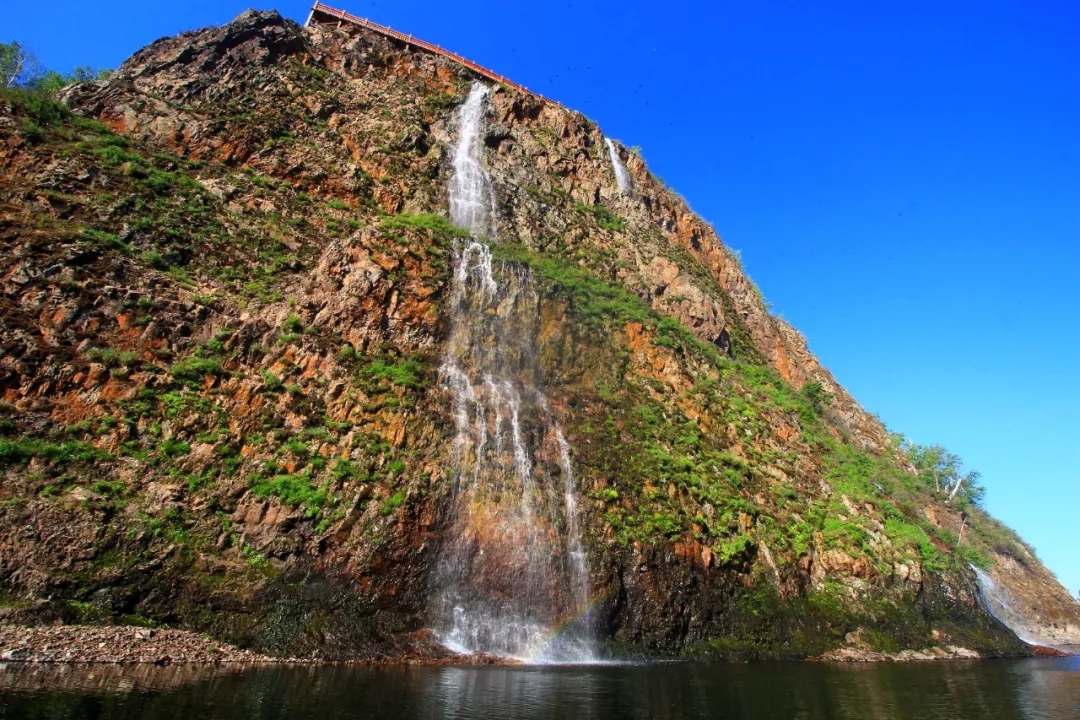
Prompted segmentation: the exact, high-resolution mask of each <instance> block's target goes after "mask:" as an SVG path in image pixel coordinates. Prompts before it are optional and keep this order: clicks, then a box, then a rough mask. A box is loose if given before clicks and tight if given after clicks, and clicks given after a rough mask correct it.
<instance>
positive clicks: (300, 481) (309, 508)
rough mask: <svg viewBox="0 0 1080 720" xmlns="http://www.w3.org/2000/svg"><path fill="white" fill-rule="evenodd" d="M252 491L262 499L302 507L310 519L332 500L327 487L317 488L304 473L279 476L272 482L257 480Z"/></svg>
mask: <svg viewBox="0 0 1080 720" xmlns="http://www.w3.org/2000/svg"><path fill="white" fill-rule="evenodd" d="M251 491H252V492H253V493H255V495H256V496H258V497H261V498H269V497H276V498H277V499H278V500H280V501H281V502H282V504H284V505H288V506H290V507H302V508H304V509H305V511H306V512H305V515H306V516H307V517H309V518H311V517H315V516H317V515H318V514H319V512H320V511H321V510H322V508H323V507H324V506H325V505H326V504H327V503H328V502H329V501H330V499H331V497H330V494H329V488H328V487H327V486H326V485H323V486H322V487H319V488H316V487H315V486H314V485H312V484H311V477H310V476H309V475H307V474H304V473H297V474H295V475H277V476H275V477H274V478H272V479H270V480H265V479H262V478H257V481H256V482H255V483H254V484H253V485H252V486H251Z"/></svg>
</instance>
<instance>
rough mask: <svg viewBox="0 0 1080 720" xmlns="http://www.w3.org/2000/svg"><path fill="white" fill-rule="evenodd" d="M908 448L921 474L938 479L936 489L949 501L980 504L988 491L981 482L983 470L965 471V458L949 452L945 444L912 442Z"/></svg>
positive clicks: (912, 461) (935, 483) (910, 456)
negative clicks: (943, 445) (962, 458)
mask: <svg viewBox="0 0 1080 720" xmlns="http://www.w3.org/2000/svg"><path fill="white" fill-rule="evenodd" d="M904 449H905V452H906V453H907V456H908V459H909V460H911V464H912V465H914V466H915V469H916V470H918V471H919V475H920V476H922V477H924V478H926V479H927V480H928V481H929V479H930V478H933V479H934V492H936V493H937V494H938V495H941V496H944V497H945V502H947V503H952V502H954V501H956V500H957V499H959V500H960V501H961V502H970V503H975V504H978V503H980V502H982V499H983V496H984V495H985V494H986V488H984V487H983V486H982V485H980V484H979V478H980V477H982V476H981V474H980V473H979V472H978V471H976V470H969V471H965V469H964V461H963V460H961V459H960V456H959V455H956V454H955V453H951V452H949V451H948V450H947V449H945V448H944V447H942V446H941V445H917V444H915V443H912V442H909V443H907V444H906V446H905V448H904Z"/></svg>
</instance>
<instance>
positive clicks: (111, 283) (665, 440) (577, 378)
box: [0, 12, 1080, 657]
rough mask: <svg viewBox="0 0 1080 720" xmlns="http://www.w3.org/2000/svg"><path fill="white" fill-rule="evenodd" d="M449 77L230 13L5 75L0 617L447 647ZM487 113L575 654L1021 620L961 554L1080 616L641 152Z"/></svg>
mask: <svg viewBox="0 0 1080 720" xmlns="http://www.w3.org/2000/svg"><path fill="white" fill-rule="evenodd" d="M474 80H475V78H474V77H473V76H471V75H470V73H469V71H467V70H466V69H464V68H461V67H459V66H456V65H454V64H453V63H451V62H450V61H448V60H446V59H445V58H441V57H438V56H435V55H432V54H429V53H426V52H422V51H420V50H417V49H414V48H410V47H406V46H403V45H402V44H401V43H398V42H396V41H393V40H390V39H387V38H385V37H382V36H379V35H374V34H370V33H368V32H367V31H362V30H359V29H356V28H352V29H350V28H348V27H341V28H339V27H335V26H331V25H326V26H321V25H315V26H312V27H310V28H305V29H301V28H300V27H298V26H296V25H295V24H293V23H291V22H288V21H285V20H282V18H281V17H280V16H278V15H277V14H276V13H258V12H248V13H245V14H243V15H241V16H240V17H238V18H237V19H236V20H235V21H234V22H232V23H231V24H229V25H227V26H225V27H222V28H217V29H208V30H201V31H198V32H192V33H185V34H183V35H180V36H178V37H175V38H169V39H164V40H160V41H158V42H156V43H154V44H153V45H151V46H149V47H147V48H146V49H144V50H142V51H140V52H139V53H137V54H136V55H135V56H133V57H132V58H131V59H130V60H128V61H127V62H126V63H125V64H124V66H123V67H122V68H121V69H120V70H119V72H117V73H116V74H115V75H113V76H112V77H110V78H109V79H108V80H107V81H105V82H101V83H92V84H83V85H78V86H75V87H73V88H70V89H69V90H67V91H66V93H65V95H64V98H63V99H64V102H65V103H66V104H65V105H59V104H55V103H52V102H50V101H47V100H45V99H42V98H38V97H36V96H31V95H25V94H20V93H8V94H5V95H4V96H3V97H2V99H0V167H2V168H3V176H4V183H3V185H2V189H0V213H2V214H0V248H2V253H0V283H2V288H3V294H2V295H0V348H2V349H0V400H2V403H3V404H2V405H0V432H2V433H3V434H2V436H0V463H2V468H0V471H2V472H3V474H4V475H3V477H4V481H3V484H2V486H0V527H2V528H3V531H2V532H0V586H2V588H3V591H4V597H5V598H6V604H7V605H8V608H7V609H6V610H4V611H3V612H5V613H6V615H7V616H8V618H9V620H18V621H23V622H44V621H50V620H54V619H62V620H64V621H67V622H84V623H85V622H97V623H103V622H129V623H143V624H146V623H155V624H167V625H171V626H175V627H182V628H189V629H196V630H201V631H206V632H209V633H211V634H213V635H215V636H217V637H220V638H221V639H223V640H227V641H230V642H234V643H237V644H240V645H242V646H246V647H252V648H254V649H257V650H259V651H263V652H270V653H288V654H298V653H303V654H314V655H319V656H323V657H358V656H395V655H402V654H406V653H413V652H420V653H424V654H428V655H437V654H440V653H444V652H445V651H444V650H441V649H440V647H439V646H438V644H437V643H434V642H433V641H432V639H431V637H430V634H429V633H428V632H427V629H428V628H429V627H430V620H431V618H430V613H431V603H430V596H431V593H432V588H433V584H434V583H435V582H436V578H435V575H436V565H437V558H438V557H439V553H440V548H441V544H442V543H443V542H444V540H445V530H446V528H447V526H448V523H449V522H450V518H449V517H448V507H449V506H450V498H451V496H452V495H453V494H454V493H455V486H456V480H455V474H454V472H453V470H452V468H453V467H454V465H453V463H452V462H451V461H450V454H451V452H452V446H453V439H454V433H455V418H454V411H453V402H452V399H451V397H450V394H449V391H448V389H447V387H446V383H445V382H442V381H441V380H440V372H439V365H440V359H441V358H442V357H443V356H444V354H445V347H446V343H447V339H448V336H449V332H450V327H449V321H448V302H449V298H448V296H449V288H450V282H451V273H452V271H453V269H454V265H455V261H456V258H458V250H459V248H460V244H461V243H462V242H463V241H464V240H465V238H466V235H467V234H466V233H464V232H462V231H461V230H459V229H458V228H455V227H454V226H453V225H451V224H450V223H449V222H448V221H447V220H446V216H447V199H446V198H447V184H448V182H449V174H450V165H451V159H450V146H451V144H452V142H453V138H454V134H455V132H456V131H457V128H456V127H455V111H456V109H457V108H458V107H459V105H460V104H461V102H462V101H463V100H464V98H465V95H466V94H467V93H468V91H469V87H470V85H471V83H472V82H473V81H474ZM484 119H485V122H484V130H483V145H484V148H483V160H484V163H485V165H486V169H487V172H488V173H489V174H490V177H491V181H492V189H493V193H494V196H495V197H494V198H493V200H494V202H493V203H492V204H493V219H494V222H493V227H492V228H490V231H489V236H490V237H489V240H490V245H491V249H492V252H493V253H494V255H495V261H496V263H497V264H498V268H499V272H501V273H513V272H515V271H521V272H526V271H527V272H528V273H529V277H530V279H531V280H530V282H531V283H532V287H533V288H534V292H535V293H536V297H537V302H536V307H537V310H536V314H535V327H533V328H532V329H531V330H530V332H532V333H533V336H534V337H535V343H536V358H537V361H536V364H537V367H536V368H535V377H536V378H541V379H542V385H543V388H544V392H545V394H546V397H547V400H546V401H545V402H548V403H549V404H550V408H548V409H546V412H550V413H553V414H555V415H557V416H558V417H559V418H560V422H561V424H562V425H561V426H562V427H563V428H565V433H566V441H567V444H568V446H569V448H570V451H569V458H570V461H571V464H572V466H573V468H572V469H573V475H574V478H575V483H576V486H577V487H576V491H577V493H578V494H579V496H580V497H581V515H582V525H583V533H582V535H583V543H584V546H585V553H586V556H587V561H588V562H587V565H588V575H589V577H588V581H589V587H590V595H591V605H592V608H593V609H592V611H591V620H590V622H591V624H592V627H593V630H594V632H595V634H596V636H597V638H598V640H599V641H601V642H602V643H603V644H604V646H605V648H606V651H607V652H609V653H616V654H621V655H660V654H663V655H671V654H683V655H697V656H722V657H776V656H810V655H818V654H822V653H824V652H826V651H830V650H835V649H837V648H842V647H848V648H856V649H859V648H863V649H866V650H868V651H869V650H874V651H885V652H896V651H899V650H902V649H927V648H931V649H932V648H944V649H950V648H965V649H967V650H972V651H975V652H978V653H983V654H1003V653H1004V654H1008V653H1022V652H1024V651H1025V650H1024V646H1023V645H1022V644H1021V643H1020V642H1019V641H1018V640H1017V639H1016V637H1015V635H1014V634H1013V633H1011V632H1010V631H1009V630H1008V629H1007V628H1005V627H1004V626H1002V625H1001V624H1000V623H998V622H997V621H996V620H994V619H993V618H992V617H991V616H990V615H989V614H988V613H987V611H986V610H985V609H984V604H981V603H980V595H979V592H978V586H977V584H976V579H975V576H974V575H973V572H972V570H971V565H972V564H975V565H977V566H982V567H984V568H986V569H987V570H988V571H990V572H991V573H995V574H996V576H997V577H999V578H1000V579H1001V581H1002V582H1003V583H1004V584H1005V585H1007V586H1009V587H1012V588H1014V589H1016V592H1017V593H1018V596H1019V595H1022V596H1023V597H1024V602H1025V603H1026V604H1027V605H1028V606H1029V607H1030V608H1032V609H1033V612H1030V613H1029V616H1035V615H1037V619H1034V620H1032V622H1033V624H1034V626H1035V627H1034V629H1035V630H1037V631H1039V632H1042V633H1043V634H1045V635H1046V636H1052V637H1053V638H1054V639H1055V640H1057V641H1062V640H1068V639H1070V638H1072V639H1073V640H1074V641H1075V640H1077V639H1078V638H1077V637H1076V635H1077V634H1078V632H1080V630H1078V628H1080V610H1078V608H1077V606H1076V603H1075V602H1074V601H1072V600H1071V598H1069V597H1068V594H1067V593H1066V592H1065V591H1064V590H1063V589H1061V587H1060V585H1059V584H1057V583H1056V581H1054V579H1053V577H1052V576H1051V575H1050V574H1049V573H1048V572H1047V571H1046V570H1045V568H1043V567H1042V566H1041V565H1040V563H1039V561H1038V560H1037V559H1036V558H1035V557H1034V555H1033V554H1032V553H1031V551H1030V550H1029V549H1028V548H1027V547H1026V546H1025V545H1024V544H1023V543H1022V541H1020V540H1019V538H1017V537H1016V536H1015V535H1013V534H1012V533H1011V532H1010V531H1008V530H1007V529H1006V528H1003V527H1002V526H1000V525H999V524H998V523H996V522H995V521H994V520H993V519H992V518H989V517H988V516H986V515H985V514H984V513H983V512H982V511H981V510H980V509H979V508H978V507H975V506H971V505H968V506H965V507H962V508H961V507H959V506H954V505H951V504H947V503H946V502H945V501H944V499H943V498H941V497H939V496H936V495H935V494H934V493H933V492H930V490H931V489H932V488H933V483H932V481H929V480H927V479H926V478H922V477H919V476H918V475H916V474H915V473H913V471H912V467H911V465H910V464H909V463H908V462H907V461H906V460H905V459H904V457H903V455H902V453H901V452H900V450H899V448H897V447H895V446H894V444H893V441H892V440H891V438H890V437H889V435H888V433H887V432H886V431H885V429H884V428H883V427H882V426H881V424H880V423H879V422H878V421H877V420H875V419H874V418H873V417H872V416H870V415H869V414H868V413H866V412H865V411H864V410H863V409H862V408H861V407H859V405H858V404H857V403H856V402H855V401H854V399H853V398H852V397H851V396H850V395H849V394H848V393H847V392H846V391H845V390H844V389H843V388H842V387H840V386H839V385H838V384H837V383H836V381H835V380H834V378H833V377H832V376H831V375H830V374H829V372H828V371H827V370H826V369H824V368H823V367H821V365H820V364H819V363H818V361H817V359H816V358H815V357H814V356H813V355H812V354H811V353H810V352H809V350H808V349H807V344H806V341H805V339H804V338H803V337H802V336H801V335H799V333H798V332H797V331H796V330H794V329H793V328H791V327H790V326H788V325H787V324H786V323H784V322H783V321H781V320H779V319H777V318H774V317H772V316H770V315H769V313H768V311H767V309H766V307H765V305H764V304H763V302H762V299H761V295H760V293H759V292H758V291H757V289H756V288H755V286H754V285H753V283H752V282H751V281H750V280H749V278H748V277H747V276H746V275H745V273H744V272H743V271H742V269H741V267H740V265H739V262H738V258H737V256H736V255H735V254H733V253H732V251H731V250H729V249H728V248H727V247H726V246H725V245H724V244H723V243H722V242H721V240H720V238H719V237H718V236H717V234H716V232H715V231H714V230H713V229H712V228H711V227H710V226H709V225H708V224H707V223H705V222H704V221H702V220H701V219H700V218H698V217H697V216H695V215H694V214H693V212H692V211H691V210H690V209H689V208H688V207H687V205H686V203H685V202H684V201H683V200H681V199H680V198H679V197H678V196H677V195H675V194H674V193H673V192H671V191H670V190H668V189H667V188H665V187H664V186H663V184H662V183H661V182H659V181H658V180H657V179H656V178H654V177H653V176H652V175H650V173H649V171H648V169H647V168H646V166H645V164H644V162H643V161H642V159H641V158H640V157H639V156H637V155H635V154H634V153H632V152H628V151H627V150H625V149H624V148H620V147H618V146H616V148H615V150H616V153H617V154H618V157H619V159H620V160H621V161H622V162H624V163H625V165H626V167H627V168H628V170H629V174H630V176H631V178H632V187H631V188H630V189H629V190H628V191H626V192H623V191H620V189H619V187H618V185H617V183H616V179H615V175H614V170H613V167H612V163H611V158H610V156H609V153H608V149H607V147H606V146H605V143H604V138H603V135H602V134H601V131H600V129H599V128H598V127H597V126H596V125H595V124H594V123H592V122H590V121H589V120H587V119H586V118H585V117H583V116H582V115H580V114H578V113H575V112H572V111H569V110H567V109H565V108H562V107H559V106H557V105H554V104H552V103H547V102H544V101H541V100H539V99H537V98H535V97H532V96H528V95H525V94H522V93H519V92H516V91H511V90H509V89H506V88H502V87H498V86H495V87H492V88H491V93H490V98H489V100H488V104H487V105H486V110H485V118H484ZM811 388H812V391H809V390H810V389H811ZM540 432H541V431H540V430H539V429H538V428H537V427H534V426H530V425H529V424H528V423H526V425H525V428H524V433H525V435H526V440H527V441H532V440H535V442H532V445H531V447H533V448H534V453H535V455H534V457H532V458H531V462H532V463H533V464H535V466H536V468H537V470H536V476H537V478H539V479H541V480H543V481H545V482H554V480H553V479H554V478H558V477H562V475H561V473H565V472H566V469H565V468H562V467H561V466H560V458H559V457H557V456H556V454H555V453H554V451H549V450H545V449H544V446H543V445H542V444H541V443H540V442H539V440H538V438H539V434H540ZM544 479H546V480H544ZM927 483H929V485H928V484H927ZM502 570H504V571H505V572H506V573H509V574H512V573H513V572H515V568H513V567H505V568H502ZM948 652H951V650H948Z"/></svg>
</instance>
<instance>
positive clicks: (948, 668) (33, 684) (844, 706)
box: [0, 658, 1080, 720]
mask: <svg viewBox="0 0 1080 720" xmlns="http://www.w3.org/2000/svg"><path fill="white" fill-rule="evenodd" d="M1070 717H1078V718H1080V660H1078V659H1077V658H1060V659H1034V660H1020V661H974V662H942V663H924V664H907V665H817V664H809V663H761V664H750V665H739V664H709V665H706V664H659V665H636V666H633V665H629V666H595V667H517V668H499V667H495V668H490V667H489V668H464V667H396V668H355V667H305V668H255V669H249V670H247V671H235V670H234V671H221V670H214V669H212V668H205V667H202V668H190V667H189V668H185V667H166V668H157V667H134V668H132V667H127V668H123V667H114V668H101V667H97V668H78V667H62V666H54V667H49V666H39V667H34V666H12V665H9V666H0V719H2V720H8V719H9V718H10V719H12V720H14V719H15V718H30V719H32V720H37V719H38V718H41V719H44V718H49V719H50V720H52V719H53V718H56V719H57V720H75V719H76V718H101V719H109V718H118V719H121V720H127V719H134V718H152V719H154V720H166V719H169V718H207V719H210V720H225V719H226V718H228V719H230V720H231V719H232V718H246V719H250V720H270V719H274V720H276V719H278V718H280V719H282V720H285V719H286V718H287V719H288V720H335V719H336V718H512V719H513V720H528V719H529V718H583V719H589V718H605V719H607V718H631V719H634V718H655V719H657V720H683V719H685V718H755V719H756V718H783V719H784V720H789V719H792V718H798V719H800V720H819V719H820V720H825V719H826V718H827V719H829V720H833V719H844V718H852V719H854V718H859V719H863V718H869V719H874V720H877V719H881V720H901V719H906V718H919V719H920V720H922V719H924V718H925V719H927V720H945V719H946V718H947V719H948V720H967V719H968V718H971V719H975V718H978V719H979V720H984V719H989V720H1012V719H1013V718H1016V719H1018V720H1043V719H1044V718H1045V719H1046V720H1050V719H1051V718H1052V719H1054V720H1057V719H1059V718H1070Z"/></svg>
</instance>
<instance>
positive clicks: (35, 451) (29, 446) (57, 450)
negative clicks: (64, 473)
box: [0, 437, 108, 463]
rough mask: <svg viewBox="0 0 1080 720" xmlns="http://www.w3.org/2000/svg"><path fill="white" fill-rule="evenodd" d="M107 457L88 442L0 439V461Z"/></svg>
mask: <svg viewBox="0 0 1080 720" xmlns="http://www.w3.org/2000/svg"><path fill="white" fill-rule="evenodd" d="M106 457H108V455H106V454H105V453H104V452H102V451H101V450H98V449H97V448H96V447H94V446H93V445H91V444H90V443H88V442H82V441H80V440H64V441H63V442H59V443H54V442H49V441H47V440H42V439H40V438H28V437H23V438H17V439H15V440H0V463H6V462H7V463H15V462H28V461H29V460H31V459H33V458H44V459H46V460H53V461H55V462H59V463H71V462H92V461H94V460H100V459H103V458H106Z"/></svg>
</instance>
